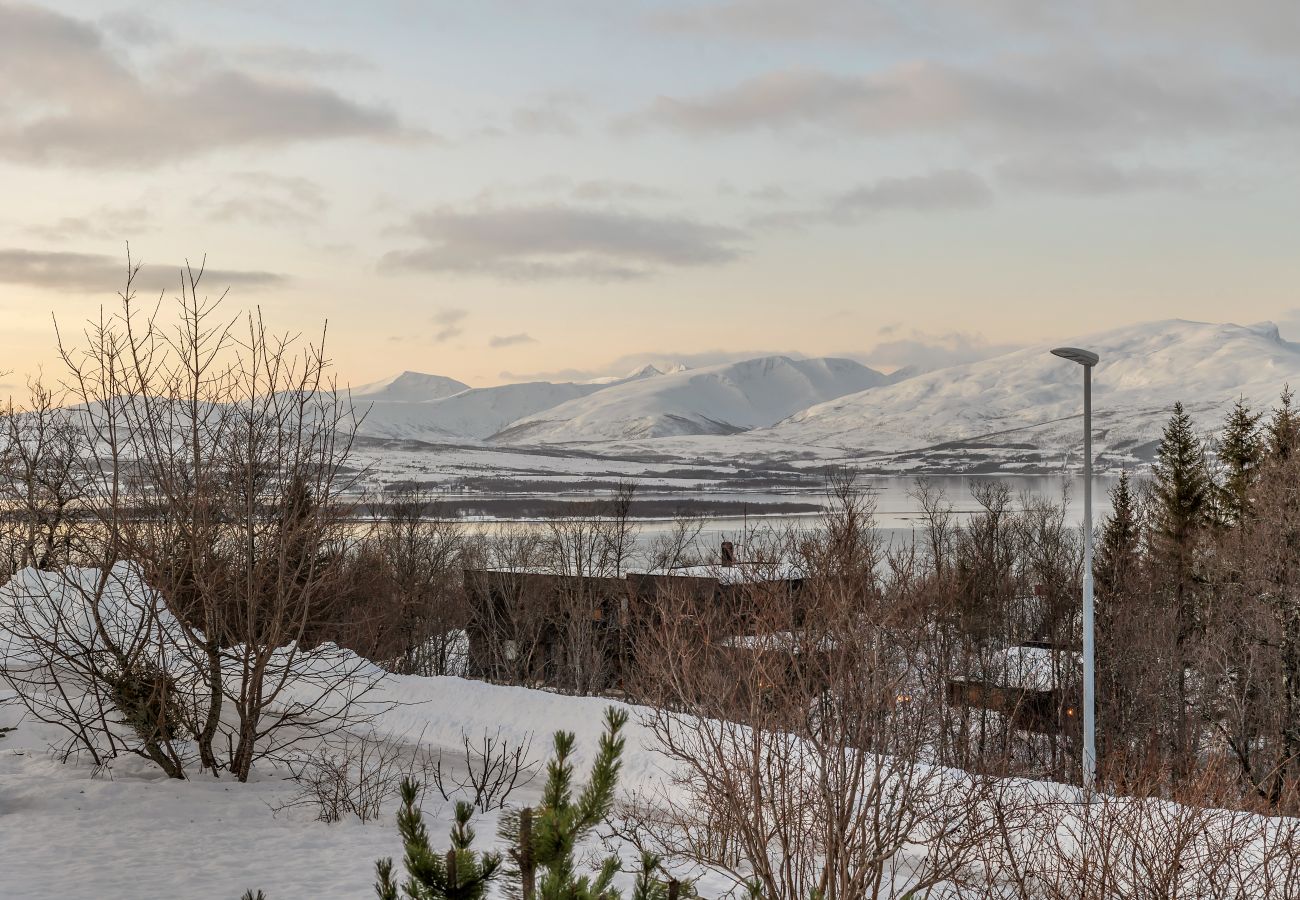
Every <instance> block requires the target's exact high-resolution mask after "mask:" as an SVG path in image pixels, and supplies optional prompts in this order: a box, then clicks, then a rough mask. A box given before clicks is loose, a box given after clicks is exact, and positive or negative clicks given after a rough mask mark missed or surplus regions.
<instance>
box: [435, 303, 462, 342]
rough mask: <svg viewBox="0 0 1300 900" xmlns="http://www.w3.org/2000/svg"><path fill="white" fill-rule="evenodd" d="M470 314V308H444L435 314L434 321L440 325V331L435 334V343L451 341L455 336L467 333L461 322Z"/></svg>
mask: <svg viewBox="0 0 1300 900" xmlns="http://www.w3.org/2000/svg"><path fill="white" fill-rule="evenodd" d="M468 315H469V310H465V309H442V310H439V311H438V312H436V313H434V315H433V323H434V324H435V325H437V326H439V327H438V331H437V332H436V333H435V334H434V336H433V342H434V343H435V344H441V343H443V342H444V341H449V340H451V339H452V338H454V337H459V336H460V335H462V334H464V333H465V329H464V328H462V327H461V324H460V323H461V322H463V321H464V320H465V317H466V316H468Z"/></svg>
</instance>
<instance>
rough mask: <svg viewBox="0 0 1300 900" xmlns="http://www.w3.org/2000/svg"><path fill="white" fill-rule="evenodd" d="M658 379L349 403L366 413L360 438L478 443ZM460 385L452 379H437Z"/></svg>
mask: <svg viewBox="0 0 1300 900" xmlns="http://www.w3.org/2000/svg"><path fill="white" fill-rule="evenodd" d="M413 374H414V373H410V372H408V373H405V375H401V376H398V377H397V378H396V379H392V380H390V381H389V382H379V384H380V385H381V386H383V385H389V384H396V383H398V382H402V381H403V379H406V376H408V375H413ZM659 375H660V372H659V370H658V369H656V368H655V367H654V366H646V367H645V368H644V369H640V370H638V371H636V372H633V373H631V374H629V375H625V376H623V377H621V378H615V379H613V380H611V381H593V382H585V383H576V382H558V383H557V382H550V381H530V382H523V383H520V384H501V385H496V386H494V387H484V388H470V387H465V386H463V385H462V390H460V391H459V392H457V393H453V394H451V395H450V396H447V395H444V396H442V397H439V398H436V399H425V400H418V399H413V400H410V401H402V400H398V399H396V398H394V397H391V396H390V395H389V394H388V393H387V391H388V388H387V387H381V389H380V390H379V391H377V392H376V393H374V394H369V395H366V394H360V395H358V394H357V392H355V391H354V392H353V398H354V400H353V402H354V403H355V405H356V407H357V409H358V411H363V412H365V413H366V418H365V421H364V422H363V423H362V425H361V433H362V434H365V435H368V436H371V437H386V438H416V439H418V440H428V441H467V440H468V441H479V440H483V439H484V438H487V437H490V436H491V435H493V434H496V433H497V432H498V431H500V430H501V429H503V428H505V427H507V426H508V425H510V424H511V423H512V422H514V421H515V420H516V419H521V418H524V417H526V416H530V415H533V414H534V413H538V412H541V411H543V410H547V409H551V408H552V407H555V406H558V405H560V404H562V403H564V402H566V401H569V400H575V399H578V398H581V397H586V396H587V395H589V394H594V393H595V392H597V391H603V390H607V389H609V388H611V387H614V386H617V385H621V384H628V383H630V382H634V381H643V380H646V379H650V378H656V377H658V376H659ZM418 378H423V379H429V382H428V384H429V387H430V388H431V389H437V384H438V381H437V380H438V379H439V376H437V375H424V376H418ZM418 378H417V379H406V380H407V382H408V383H409V384H408V385H407V386H406V387H405V388H404V389H405V390H406V392H407V393H408V394H409V395H410V396H412V397H413V398H418V397H419V386H420V382H419V381H418ZM441 380H442V381H446V382H450V383H452V384H460V382H459V381H453V380H452V379H450V378H448V379H441Z"/></svg>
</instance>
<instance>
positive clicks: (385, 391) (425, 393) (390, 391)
mask: <svg viewBox="0 0 1300 900" xmlns="http://www.w3.org/2000/svg"><path fill="white" fill-rule="evenodd" d="M467 390H469V385H468V384H465V383H464V382H463V381H457V380H456V379H455V378H447V377H446V376H444V375H426V374H424V373H423V372H403V373H402V374H401V375H396V376H394V377H392V378H386V379H384V380H383V381H376V382H374V383H372V384H363V385H362V386H361V387H358V388H353V389H352V396H353V397H358V398H359V397H364V398H365V399H367V400H375V401H381V400H393V401H399V402H403V403H417V402H421V401H424V400H441V399H442V398H443V397H450V396H451V395H452V394H459V393H460V392H461V391H467Z"/></svg>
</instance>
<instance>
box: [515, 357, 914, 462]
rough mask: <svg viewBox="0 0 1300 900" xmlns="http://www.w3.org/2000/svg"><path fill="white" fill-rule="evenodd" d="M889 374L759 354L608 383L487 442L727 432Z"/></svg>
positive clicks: (841, 362)
mask: <svg viewBox="0 0 1300 900" xmlns="http://www.w3.org/2000/svg"><path fill="white" fill-rule="evenodd" d="M888 380H889V379H888V377H887V376H885V375H882V374H881V373H879V372H877V371H875V370H874V369H869V368H867V367H866V366H864V365H861V364H860V363H856V362H853V361H852V360H848V359H798V360H796V359H790V358H788V357H784V356H769V357H761V358H758V359H750V360H745V361H743V362H737V363H726V364H722V365H716V366H707V367H704V368H699V369H688V370H685V371H680V372H676V373H674V374H671V375H658V376H656V377H652V378H639V379H636V380H631V381H625V382H622V383H620V384H615V385H610V386H609V387H607V388H605V389H604V390H601V391H599V392H596V393H593V394H590V395H588V396H585V397H582V398H579V399H576V400H571V401H569V402H567V403H563V404H560V405H558V406H555V407H552V408H550V409H546V410H543V411H540V412H537V413H535V414H532V415H529V416H525V417H522V418H520V419H519V420H518V421H515V422H514V423H513V424H511V425H510V426H509V427H508V428H503V429H502V430H501V431H500V432H498V433H497V434H495V435H494V436H493V437H492V440H493V441H496V442H501V443H509V444H549V443H570V442H599V441H613V440H625V439H634V438H653V437H667V436H674V435H692V434H718V435H722V434H733V433H736V432H739V431H747V430H749V429H751V428H757V427H761V426H764V425H772V424H774V423H776V422H778V421H779V420H781V419H782V418H784V417H786V416H789V415H790V414H791V413H794V412H796V411H798V410H800V409H803V408H805V407H807V406H809V405H811V404H815V403H819V402H821V401H824V400H830V399H832V398H835V397H840V396H843V395H844V394H848V393H853V392H856V391H862V390H865V389H867V388H873V387H876V386H878V385H882V384H885V383H887V382H888Z"/></svg>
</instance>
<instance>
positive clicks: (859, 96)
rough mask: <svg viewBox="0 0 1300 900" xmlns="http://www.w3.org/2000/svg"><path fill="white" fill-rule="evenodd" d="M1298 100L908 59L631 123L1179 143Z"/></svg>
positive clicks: (739, 88) (1115, 70) (1292, 109)
mask: <svg viewBox="0 0 1300 900" xmlns="http://www.w3.org/2000/svg"><path fill="white" fill-rule="evenodd" d="M1297 113H1300V101H1298V100H1297V98H1296V96H1295V95H1294V94H1293V93H1287V92H1285V91H1281V90H1279V89H1278V88H1276V87H1274V86H1268V85H1263V84H1259V83H1251V82H1246V81H1243V80H1241V79H1239V78H1234V77H1231V76H1230V75H1228V74H1225V73H1224V72H1221V71H1216V70H1215V68H1214V67H1213V66H1212V65H1209V64H1207V65H1205V66H1196V67H1182V68H1181V69H1174V68H1171V67H1169V66H1167V65H1161V64H1157V63H1155V62H1147V63H1143V62H1134V61H1127V62H1124V63H1119V62H1113V61H1109V60H1100V59H1096V60H1093V59H1083V58H1071V57H1068V56H1056V57H1052V58H1046V59H1044V58H1038V59H1028V58H1026V59H1020V60H1012V61H1008V62H1005V63H1002V64H1000V65H999V67H998V69H997V70H993V69H989V68H984V69H981V68H975V67H970V66H956V65H950V64H946V63H939V62H931V61H924V62H912V63H907V64H903V65H898V66H895V67H893V68H887V69H881V70H877V71H874V72H870V73H867V74H841V73H835V72H829V71H824V70H820V69H785V70H780V71H773V72H768V73H765V74H761V75H757V76H755V77H752V78H749V79H746V80H744V81H741V82H739V83H738V84H735V85H733V86H731V87H728V88H725V89H723V90H720V91H715V92H713V93H710V94H704V95H700V96H695V97H687V98H678V97H667V96H661V97H659V98H657V99H656V100H655V101H654V102H653V103H652V104H651V105H650V106H649V108H648V109H646V110H644V111H643V112H642V113H641V114H640V115H638V116H634V117H633V118H632V119H630V120H628V121H627V122H626V123H625V127H629V128H633V129H635V128H637V127H660V128H667V129H671V130H675V131H679V132H682V133H686V134H693V135H711V134H728V133H742V132H749V131H756V130H770V131H775V132H784V131H788V130H790V129H795V128H815V129H821V130H825V131H830V132H834V133H837V134H848V135H858V136H871V137H882V136H889V135H900V134H917V133H935V132H939V133H953V132H956V131H965V132H968V133H970V134H971V135H978V136H984V137H988V136H992V137H997V138H1001V139H1004V140H1013V139H1024V138H1025V137H1036V138H1044V139H1048V140H1053V141H1061V140H1065V139H1078V138H1081V137H1083V138H1091V137H1094V136H1097V135H1098V134H1099V133H1105V134H1106V135H1107V136H1109V137H1112V138H1113V137H1116V136H1122V137H1124V138H1126V139H1130V138H1131V139H1138V138H1158V139H1162V140H1171V139H1176V138H1179V137H1183V136H1186V135H1188V134H1191V133H1202V134H1211V135H1218V134H1221V133H1222V132H1224V131H1227V130H1241V129H1266V128H1278V127H1281V128H1294V127H1295V123H1296V121H1297Z"/></svg>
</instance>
